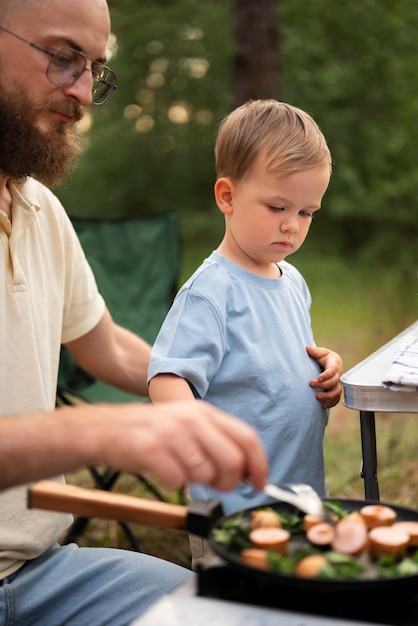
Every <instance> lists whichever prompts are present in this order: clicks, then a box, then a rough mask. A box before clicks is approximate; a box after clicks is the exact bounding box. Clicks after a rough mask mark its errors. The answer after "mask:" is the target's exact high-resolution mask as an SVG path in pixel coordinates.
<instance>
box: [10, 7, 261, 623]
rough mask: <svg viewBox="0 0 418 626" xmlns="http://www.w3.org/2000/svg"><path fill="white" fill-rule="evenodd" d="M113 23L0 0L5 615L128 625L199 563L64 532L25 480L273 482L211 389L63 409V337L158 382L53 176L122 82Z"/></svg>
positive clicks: (124, 377)
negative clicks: (83, 126)
mask: <svg viewBox="0 0 418 626" xmlns="http://www.w3.org/2000/svg"><path fill="white" fill-rule="evenodd" d="M109 34H110V18H109V12H108V7H107V4H106V1H105V0H88V1H86V0H0V252H1V266H0V271H1V279H0V345H1V359H0V380H1V391H0V416H1V419H0V461H1V463H2V469H1V477H0V486H6V487H10V488H9V489H5V490H3V491H1V492H0V624H1V625H3V624H10V625H12V624H13V625H15V626H29V625H31V626H34V625H39V626H59V625H61V624H65V625H66V626H71V625H72V626H104V625H105V624H109V625H111V626H126V625H127V624H130V623H131V622H132V621H133V620H134V619H136V618H137V617H138V616H139V615H140V614H141V613H143V612H144V611H145V610H146V609H147V608H148V607H149V606H150V605H151V604H152V603H153V602H155V601H156V600H157V599H158V598H159V597H160V596H161V595H163V594H166V593H169V592H171V591H172V590H173V589H175V588H176V587H177V586H178V585H180V584H181V583H183V582H184V581H187V580H188V579H189V578H190V576H192V573H191V571H190V570H188V569H186V568H181V567H179V566H177V565H174V564H172V563H168V562H166V561H162V560H160V559H156V558H153V557H149V556H146V555H143V554H138V553H135V552H131V551H127V550H111V549H104V548H101V549H94V548H79V547H78V546H76V545H65V546H61V545H59V543H58V539H59V537H60V536H61V535H62V533H63V532H64V531H65V530H66V528H67V527H68V526H69V525H70V524H71V522H72V518H71V516H69V515H66V514H65V515H64V514H62V513H54V512H49V511H38V510H28V508H27V504H26V494H27V485H26V486H25V485H24V484H22V483H23V482H24V481H28V480H33V479H38V478H40V477H48V476H57V475H58V474H60V476H57V477H56V478H55V479H54V480H56V481H63V476H62V475H61V474H63V472H66V471H73V470H75V469H78V468H79V467H81V466H83V465H87V464H91V463H96V462H98V463H103V464H105V465H107V466H111V467H114V468H115V469H120V470H122V471H130V472H132V473H137V472H142V471H150V472H151V473H153V474H154V475H155V476H156V477H158V478H160V479H161V480H162V481H164V482H166V483H167V485H168V486H172V487H174V486H180V485H181V484H183V483H184V482H186V481H187V480H195V481H198V482H204V483H207V484H211V485H212V486H215V487H218V488H220V489H231V488H233V487H234V486H235V484H236V483H237V481H239V480H240V479H242V478H243V477H244V476H252V477H253V482H254V484H256V485H258V486H259V487H260V488H261V487H262V486H263V484H264V482H265V478H266V475H267V463H266V460H265V455H264V452H263V450H262V446H261V444H260V443H259V440H258V438H257V437H256V436H255V433H254V432H253V431H250V429H249V428H247V427H245V428H244V425H242V424H241V423H240V421H238V420H235V419H233V418H232V417H231V416H228V415H226V414H224V413H222V412H221V411H219V410H217V409H215V408H214V407H212V406H210V405H207V404H205V403H202V402H200V403H199V402H197V401H191V402H186V403H185V402H182V403H179V402H176V403H169V404H165V405H164V407H163V408H161V407H159V406H157V405H151V404H150V403H133V404H129V405H123V406H118V407H115V408H112V407H110V406H93V405H90V406H82V407H77V408H71V407H67V408H63V409H59V410H55V394H56V384H57V375H58V363H59V353H60V347H61V344H64V345H66V347H67V348H68V349H69V351H70V352H71V354H72V355H73V357H74V358H75V360H76V361H77V362H78V363H79V365H80V366H81V367H83V368H84V369H85V370H86V371H88V372H90V373H91V374H92V375H93V376H95V377H97V378H99V379H101V380H104V381H105V382H107V383H109V384H113V385H115V386H117V387H119V388H121V389H123V390H125V391H128V392H130V393H134V394H137V395H138V396H144V395H145V396H146V395H148V388H147V369H148V363H149V354H150V346H149V345H148V344H147V343H146V342H145V341H143V340H142V339H141V338H140V337H137V336H136V335H134V334H133V333H130V332H129V331H127V330H126V329H123V328H121V327H120V326H118V325H117V324H115V323H114V322H113V320H112V318H111V315H110V313H109V311H108V309H107V308H106V305H105V303H104V301H103V298H102V297H101V295H100V294H99V292H98V290H97V286H96V283H95V280H94V277H93V274H92V271H91V268H90V267H89V265H88V264H87V261H86V259H85V256H84V254H83V251H82V249H81V246H80V243H79V241H78V239H77V236H76V234H75V232H74V229H73V228H72V225H71V222H70V220H69V218H68V216H67V215H66V213H65V211H64V208H63V207H62V205H61V204H60V202H59V201H58V199H57V198H56V197H55V195H54V194H53V193H52V192H51V191H50V190H49V188H48V187H47V186H46V185H48V186H51V185H54V184H56V183H58V182H59V181H60V180H61V179H62V177H63V176H64V175H65V173H66V172H67V171H68V169H69V168H70V167H71V166H72V165H73V164H74V162H75V160H76V157H77V155H78V154H79V150H80V141H79V137H78V134H77V130H76V123H77V122H78V121H79V120H80V119H81V118H82V115H83V109H84V107H85V106H88V105H90V104H92V103H94V104H102V103H103V102H104V101H105V100H106V98H107V97H108V96H109V95H110V94H111V93H112V91H113V89H114V88H115V81H116V79H115V75H114V74H113V72H112V71H111V70H110V69H109V68H108V67H107V66H106V65H105V62H106V46H107V42H108V38H109ZM31 425H32V427H31ZM179 431H181V432H179ZM196 458H199V459H200V461H199V463H198V464H196V463H195V462H192V461H191V460H192V459H196ZM12 485H15V486H13V487H12ZM16 485H17V486H16ZM19 485H20V486H19Z"/></svg>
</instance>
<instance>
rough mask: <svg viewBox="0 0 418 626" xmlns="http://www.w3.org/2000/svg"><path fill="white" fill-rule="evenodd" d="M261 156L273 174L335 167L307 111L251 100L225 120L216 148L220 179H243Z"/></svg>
mask: <svg viewBox="0 0 418 626" xmlns="http://www.w3.org/2000/svg"><path fill="white" fill-rule="evenodd" d="M260 155H262V156H263V158H265V159H266V170H267V171H268V172H273V173H279V174H281V173H283V174H290V173H291V172H296V171H300V170H305V169H309V168H312V167H318V166H321V165H324V164H326V165H329V168H330V171H331V167H332V160H331V153H330V150H329V148H328V145H327V142H326V139H325V137H324V135H323V133H322V131H321V130H320V128H319V126H318V124H317V123H316V122H315V121H314V120H313V118H312V117H311V116H310V115H309V114H308V113H306V112H305V111H302V110H301V109H298V108H296V107H294V106H292V105H290V104H286V103H285V102H278V101H277V100H250V101H249V102H247V103H246V104H243V105H242V106H240V107H238V108H237V109H235V110H234V111H232V112H231V113H230V114H229V115H228V116H227V117H226V118H224V120H223V121H222V122H221V124H220V126H219V132H218V137H217V140H216V145H215V164H216V173H217V176H218V178H219V177H221V176H230V177H231V178H233V179H234V180H239V179H241V178H243V177H244V176H245V175H246V174H247V173H248V172H249V171H250V169H251V168H252V166H253V165H254V163H255V161H256V159H257V158H258V157H259V156H260Z"/></svg>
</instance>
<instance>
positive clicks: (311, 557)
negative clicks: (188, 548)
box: [212, 501, 418, 580]
mask: <svg viewBox="0 0 418 626" xmlns="http://www.w3.org/2000/svg"><path fill="white" fill-rule="evenodd" d="M325 506H327V507H328V508H329V509H330V510H331V512H332V513H333V515H334V517H335V520H336V523H335V524H328V523H325V522H323V521H322V520H314V519H311V518H309V516H307V515H304V514H303V513H301V512H300V511H298V510H297V509H295V510H294V511H293V510H291V509H290V510H289V509H288V508H282V509H280V508H279V509H277V510H276V509H274V508H270V507H260V508H258V509H256V510H253V511H252V512H251V514H250V518H249V517H248V514H245V512H242V513H241V514H237V515H235V516H229V517H228V518H227V519H225V520H224V521H223V522H222V523H220V524H219V525H218V527H217V528H214V529H213V531H212V536H213V539H214V540H215V542H216V543H218V544H221V545H222V546H224V547H226V548H227V549H228V550H230V551H231V552H232V553H234V554H236V555H238V556H240V558H241V559H242V561H243V563H244V564H246V565H249V566H251V567H255V568H259V569H263V570H268V571H276V572H278V573H281V574H285V575H290V576H297V577H304V578H327V579H335V580H370V579H378V578H385V577H386V578H389V577H400V576H408V575H418V549H417V547H418V521H412V520H411V521H404V520H402V521H398V520H397V513H396V511H395V510H394V509H392V508H391V507H389V506H384V505H370V506H366V507H362V508H360V509H359V510H358V511H351V510H344V509H343V507H342V506H341V503H339V502H336V501H335V502H331V501H327V502H325ZM363 511H364V514H363ZM389 520H391V521H390V523H389ZM270 524H271V526H270Z"/></svg>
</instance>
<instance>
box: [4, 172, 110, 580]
mask: <svg viewBox="0 0 418 626" xmlns="http://www.w3.org/2000/svg"><path fill="white" fill-rule="evenodd" d="M10 191H11V193H12V197H13V208H12V215H13V220H12V224H10V222H9V220H8V219H7V217H6V215H5V214H4V213H3V212H1V211H0V253H1V260H0V263H1V277H0V346H1V358H0V381H1V383H0V385H1V386H0V416H1V415H14V414H20V413H26V412H33V411H50V410H52V409H54V407H55V394H56V384H57V375H58V365H59V353H60V346H61V343H66V342H68V341H72V340H73V339H77V338H78V337H81V336H82V335H84V334H85V333H87V332H88V331H90V330H91V329H92V328H94V326H96V324H97V323H98V322H99V320H100V319H101V317H102V315H103V313H104V308H105V305H104V302H103V298H102V297H101V296H100V294H99V293H98V290H97V286H96V282H95V279H94V276H93V273H92V271H91V268H90V266H89V265H88V263H87V260H86V258H85V256H84V253H83V250H82V248H81V246H80V243H79V241H78V238H77V235H76V233H75V232H74V229H73V227H72V225H71V222H70V220H69V218H68V216H67V214H66V213H65V211H64V208H63V207H62V205H61V203H60V202H59V201H58V199H57V198H56V197H55V196H54V195H53V194H52V193H51V192H50V191H49V190H48V189H47V188H46V187H44V186H43V185H41V184H40V183H38V182H37V181H35V180H33V179H30V178H29V179H27V181H26V182H25V183H24V185H22V186H21V187H19V189H17V188H16V187H15V186H11V189H10ZM57 419H58V417H57ZM23 462H24V460H23ZM56 480H58V481H63V480H64V479H63V477H57V478H56ZM26 493H27V486H26V487H25V486H22V487H19V488H16V489H8V490H6V491H3V492H0V578H3V577H4V576H7V575H9V574H11V573H13V572H14V571H16V570H17V569H18V568H19V567H20V566H21V565H22V564H23V563H24V561H25V560H27V559H30V558H34V557H36V556H38V555H39V554H41V553H42V552H43V551H44V550H46V549H47V548H48V547H49V546H50V545H51V544H53V543H54V542H55V541H56V540H57V539H58V538H59V537H60V535H61V534H62V533H63V531H64V530H65V529H66V528H67V527H68V526H69V524H70V523H71V521H72V517H71V516H69V515H67V514H62V513H54V512H47V511H36V510H28V509H27V506H26Z"/></svg>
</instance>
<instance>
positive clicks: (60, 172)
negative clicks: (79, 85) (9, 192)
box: [0, 80, 82, 187]
mask: <svg viewBox="0 0 418 626" xmlns="http://www.w3.org/2000/svg"><path fill="white" fill-rule="evenodd" d="M54 108H55V109H57V110H59V111H62V112H66V113H68V114H71V115H73V116H75V119H76V120H77V121H78V120H79V119H81V117H82V111H81V109H80V107H77V106H75V105H73V104H71V103H70V102H68V101H64V102H59V103H55V104H54V103H52V102H48V104H47V105H46V107H45V106H44V107H35V106H34V105H33V104H32V103H31V102H30V101H29V100H28V98H27V97H26V96H25V94H24V93H23V94H22V89H18V88H16V87H15V88H12V89H10V87H9V88H8V89H7V90H6V89H5V88H4V85H3V84H2V81H1V80H0V173H1V174H4V175H5V176H7V177H8V178H12V179H14V180H15V181H17V182H20V181H22V180H24V179H25V178H26V177H27V176H33V177H34V178H37V179H38V180H39V181H41V182H42V183H44V184H45V185H48V186H51V187H52V186H55V185H57V184H58V183H59V182H61V180H62V179H63V178H64V177H65V175H66V174H67V173H68V172H69V171H70V170H71V169H72V167H73V166H74V164H75V162H76V160H77V157H78V156H79V154H80V152H81V149H82V148H81V141H80V133H79V132H78V131H77V129H76V127H75V126H74V125H71V126H69V125H68V124H66V123H64V122H60V121H59V120H58V121H57V123H56V127H55V129H54V130H53V131H51V132H49V133H44V132H42V131H40V130H39V129H38V128H37V127H36V126H35V119H36V114H37V113H38V112H39V111H41V110H43V109H44V110H46V109H49V110H51V109H54Z"/></svg>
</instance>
